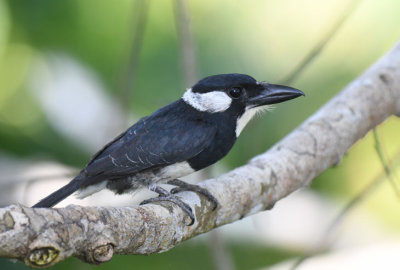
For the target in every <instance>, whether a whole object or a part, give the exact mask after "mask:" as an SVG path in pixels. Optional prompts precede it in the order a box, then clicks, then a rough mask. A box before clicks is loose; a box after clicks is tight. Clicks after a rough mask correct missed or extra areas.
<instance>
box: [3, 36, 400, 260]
mask: <svg viewBox="0 0 400 270" xmlns="http://www.w3.org/2000/svg"><path fill="white" fill-rule="evenodd" d="M393 114H395V115H400V43H399V44H397V45H396V46H395V48H394V49H393V50H392V51H391V52H390V53H388V54H387V55H386V56H384V57H383V58H382V59H381V60H380V61H378V62H377V63H376V64H374V65H373V66H372V67H371V68H370V69H369V70H368V71H367V72H365V73H364V74H363V75H361V76H360V77H359V78H357V79H356V80H355V81H353V82H352V83H351V84H350V85H348V86H347V87H346V88H345V89H344V90H343V91H342V92H341V93H339V94H338V95H337V96H336V97H334V98H333V99H332V100H331V101H330V102H328V103H327V104H326V105H325V106H323V107H322V108H321V109H320V110H319V111H317V112H316V113H315V114H314V115H313V116H311V117H310V118H309V119H308V120H307V121H306V122H305V123H303V124H302V125H301V126H300V127H298V128H297V129H296V130H294V131H293V132H292V133H291V134H289V135H288V136H287V137H286V138H284V139H283V140H282V141H280V142H279V143H277V144H276V145H275V146H274V147H272V148H271V149H270V150H269V151H268V152H266V153H264V154H262V155H259V156H257V157H255V158H253V159H252V160H250V162H249V163H248V164H246V165H245V166H242V167H240V168H237V169H235V170H233V171H231V172H229V173H227V174H225V175H222V176H221V177H219V178H217V179H210V180H207V181H205V182H203V183H201V185H202V186H203V187H205V188H207V189H208V190H209V191H211V193H212V194H213V195H214V196H215V197H216V198H217V199H218V201H219V202H220V206H219V207H218V209H217V210H215V211H211V210H210V209H211V207H212V205H211V204H210V203H209V202H208V201H207V200H206V199H205V198H202V197H201V196H199V195H197V194H195V193H192V192H183V193H180V195H181V196H182V197H183V200H184V201H185V202H187V203H188V204H189V205H190V206H191V207H192V208H193V210H194V212H195V215H196V222H195V223H194V224H193V225H192V226H187V225H186V224H185V222H184V221H187V219H186V216H185V214H184V213H183V212H182V210H181V209H180V208H179V207H177V206H175V205H173V204H170V203H168V202H165V203H160V204H158V205H156V204H149V205H144V206H138V207H119V208H111V207H110V208H105V207H81V206H69V207H67V208H60V209H32V208H29V207H24V206H21V205H12V206H9V207H6V208H2V209H0V256H2V257H8V258H15V259H19V260H24V261H25V263H26V264H27V265H30V266H50V265H52V264H54V263H56V262H58V261H60V260H63V259H65V258H67V257H69V256H77V257H79V258H81V259H83V260H85V261H87V262H90V263H101V262H104V261H108V260H110V259H111V257H112V255H113V254H114V253H119V254H150V253H153V252H160V251H165V250H168V249H170V248H172V247H174V246H175V245H177V244H178V243H180V242H182V241H184V240H185V239H188V238H191V237H194V236H195V235H198V234H200V233H204V232H207V231H209V230H211V229H213V228H215V227H218V226H221V225H223V224H226V223H231V222H234V221H236V220H238V219H241V218H243V217H245V216H248V215H251V214H254V213H257V212H259V211H262V210H266V209H270V208H271V207H272V206H273V205H274V203H275V202H276V201H278V200H279V199H281V198H283V197H285V196H286V195H288V194H289V193H291V192H293V191H295V190H296V189H298V188H300V187H303V186H307V185H309V183H310V182H311V180H312V179H313V178H314V177H316V176H317V175H319V174H320V173H322V172H323V171H324V170H325V169H327V168H329V167H331V166H333V165H335V164H338V162H339V161H340V159H341V158H342V156H343V155H344V154H345V153H346V151H347V150H348V149H349V148H350V147H351V146H352V145H353V144H354V143H355V142H356V141H357V140H358V139H359V138H361V137H363V136H364V135H365V134H366V133H367V132H368V131H369V130H371V129H372V128H374V127H375V126H376V125H378V124H379V123H381V122H382V121H384V120H385V119H386V118H387V117H388V116H390V115H393Z"/></svg>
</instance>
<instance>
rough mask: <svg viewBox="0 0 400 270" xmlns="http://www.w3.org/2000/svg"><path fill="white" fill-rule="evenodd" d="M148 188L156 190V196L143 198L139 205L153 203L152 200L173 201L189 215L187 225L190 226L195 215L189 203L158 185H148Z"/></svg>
mask: <svg viewBox="0 0 400 270" xmlns="http://www.w3.org/2000/svg"><path fill="white" fill-rule="evenodd" d="M149 189H150V190H151V191H154V192H157V193H158V197H155V198H150V199H147V200H144V201H142V202H141V203H140V205H143V204H147V203H153V202H162V201H169V202H173V203H175V204H176V205H178V206H179V207H180V208H182V210H183V211H184V212H185V213H186V214H187V215H188V216H189V217H190V219H191V222H190V224H189V225H188V226H190V225H192V224H193V223H194V220H195V217H194V215H193V211H192V208H190V206H189V205H187V204H186V203H184V202H183V201H182V200H181V199H179V198H178V197H177V196H175V195H173V194H171V193H170V192H168V191H167V190H165V189H163V188H162V187H160V186H150V188H149Z"/></svg>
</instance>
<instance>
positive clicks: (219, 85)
mask: <svg viewBox="0 0 400 270" xmlns="http://www.w3.org/2000/svg"><path fill="white" fill-rule="evenodd" d="M302 95H304V93H303V92H302V91H300V90H297V89H295V88H292V87H288V86H283V85H277V84H270V83H266V82H258V81H256V80H255V79H254V78H253V77H251V76H248V75H245V74H237V73H232V74H220V75H214V76H209V77H206V78H204V79H202V80H200V81H199V82H197V83H196V84H195V85H193V86H192V88H189V89H188V90H187V91H186V92H185V94H184V95H183V97H182V99H183V100H184V101H185V102H186V103H187V104H189V105H190V106H192V107H193V108H195V109H196V110H198V111H202V112H208V113H223V112H229V113H230V114H232V115H233V116H234V117H236V118H237V125H236V135H237V136H239V134H240V132H241V131H242V129H243V128H244V126H245V125H246V124H247V123H248V121H249V120H250V119H251V118H252V117H253V116H254V115H255V114H256V112H257V111H260V110H264V109H266V108H268V106H270V105H271V104H276V103H280V102H283V101H287V100H290V99H293V98H296V97H299V96H302Z"/></svg>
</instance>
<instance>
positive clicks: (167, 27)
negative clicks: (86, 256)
mask: <svg viewBox="0 0 400 270" xmlns="http://www.w3.org/2000/svg"><path fill="white" fill-rule="evenodd" d="M399 37H400V1H398V0H381V1H376V0H329V1H318V0H301V1H299V0H265V1H262V0H249V1H239V0H220V1H212V0H202V1H196V0H187V1H185V0H175V1H174V0H167V1H150V0H147V1H146V0H119V1H106V0H85V1H82V0H69V1H54V0H47V1H44V0H38V1H21V0H8V1H6V0H0V205H1V206H5V205H8V204H11V203H22V204H25V205H32V204H33V203H35V202H36V201H37V200H39V199H40V198H42V197H43V196H45V195H47V194H48V193H50V192H51V191H53V190H55V189H57V188H58V187H60V186H62V185H63V184H65V183H66V182H67V181H68V179H70V177H71V176H72V175H73V174H74V173H75V172H76V171H77V170H79V169H80V168H82V167H83V166H84V165H85V163H86V162H87V160H88V159H89V157H90V156H91V155H92V154H93V153H94V152H95V151H96V150H97V149H98V148H100V147H101V146H102V145H103V144H105V143H106V142H107V141H109V140H110V139H112V138H113V137H115V136H116V135H117V134H118V133H119V132H120V131H121V130H123V129H125V128H126V127H128V126H129V125H130V124H132V123H134V122H135V121H136V120H138V119H139V118H141V117H143V116H145V115H148V114H150V113H151V112H153V111H154V110H156V109H157V108H159V107H161V106H163V105H166V104H168V103H169V102H171V101H173V100H175V99H178V98H179V97H180V96H181V95H182V93H183V92H184V90H185V88H187V87H190V86H191V84H192V83H193V82H195V81H196V80H197V79H199V78H201V77H204V76H207V75H212V74H218V73H231V72H239V73H246V74H250V75H252V76H253V77H255V78H256V79H257V80H267V81H270V82H274V83H279V82H286V83H289V84H290V85H291V86H294V87H297V88H299V89H301V90H303V91H304V92H305V93H306V98H301V99H296V100H294V101H291V102H287V103H284V104H279V105H278V106H276V108H275V109H274V110H273V111H272V112H269V113H268V114H266V115H263V116H262V117H259V118H257V119H256V120H253V121H252V122H251V123H250V124H249V126H248V127H247V128H246V129H245V131H244V132H243V133H242V135H241V137H240V138H239V140H238V142H237V143H236V145H235V146H234V148H233V149H232V151H231V152H230V154H229V155H228V156H227V157H226V158H224V159H223V160H222V161H221V162H219V163H218V164H217V165H216V166H214V167H213V168H211V169H210V170H208V171H207V172H206V173H203V174H202V176H204V175H206V174H208V175H209V176H212V175H219V174H221V173H223V172H226V171H229V170H230V169H232V168H235V167H237V166H239V165H242V164H244V163H245V162H246V161H247V160H249V159H250V158H252V157H253V156H255V155H257V154H259V153H262V152H264V151H266V150H267V149H268V148H269V147H271V146H272V145H273V144H274V143H276V142H277V141H278V140H279V139H281V138H283V137H284V136H285V135H286V134H287V133H289V132H290V131H291V130H292V129H294V128H295V127H296V126H297V125H299V124H300V123H301V122H302V121H303V120H305V119H306V118H307V117H308V116H310V115H311V114H312V113H313V112H315V111H316V110H317V109H318V108H319V107H320V106H322V105H323V104H324V103H325V102H326V101H328V100H329V99H330V98H331V97H332V96H334V95H335V94H336V93H338V92H339V91H340V90H341V89H342V88H343V87H345V86H346V85H347V84H348V83H350V82H351V81H352V80H353V79H354V78H356V77H357V76H358V75H359V74H360V73H362V72H363V71H364V70H365V69H366V68H368V67H369V66H370V65H371V64H372V63H374V62H375V61H376V60H377V59H379V57H381V56H382V55H383V54H385V52H387V51H388V50H389V49H390V48H391V47H392V46H393V45H394V44H395V43H396V41H397V40H398V38H399ZM377 145H378V149H379V150H380V151H381V152H382V153H383V158H384V160H385V164H386V165H387V166H389V168H390V174H391V179H392V180H393V182H395V184H393V183H392V184H390V181H389V180H388V179H387V177H385V173H384V171H383V164H382V162H381V160H380V158H379V156H378V154H377V150H376V149H377V148H376V146H377ZM399 164H400V120H399V119H398V118H395V117H391V118H389V119H388V120H387V121H386V122H385V123H384V124H382V125H381V126H379V127H378V129H377V130H376V134H375V137H374V136H373V134H368V135H367V136H365V138H363V139H362V140H361V141H360V142H358V143H357V144H356V145H355V146H354V147H353V148H352V149H351V150H350V151H349V152H348V154H347V155H346V156H345V157H344V158H343V160H342V161H341V163H340V164H338V165H337V166H336V167H335V168H332V169H329V170H328V171H326V172H325V173H323V174H322V175H321V176H319V177H318V178H317V179H315V180H314V181H313V183H312V185H311V186H310V188H309V189H305V190H301V191H298V192H296V193H295V194H293V195H291V196H289V197H288V198H286V199H284V200H282V201H280V202H278V203H277V205H276V206H275V208H274V209H273V210H272V211H268V212H265V213H260V214H257V215H255V216H253V217H248V218H246V219H244V220H242V221H240V222H236V223H234V224H231V225H227V226H225V227H223V228H220V229H218V230H215V231H213V232H210V233H208V234H205V235H202V236H199V237H196V238H195V239H192V240H189V241H187V242H185V243H183V244H181V245H179V246H178V247H176V248H174V249H172V250H170V251H168V252H165V253H163V254H154V255H151V256H114V258H113V259H112V261H111V262H109V263H106V264H103V265H102V266H100V267H97V266H91V265H88V264H85V263H82V262H81V261H79V260H77V259H75V258H71V259H68V260H66V261H64V262H61V263H59V264H57V265H56V266H54V267H53V269H76V270H77V269H92V268H95V269H116V268H118V269H133V268H135V269H189V268H190V269H267V268H269V267H272V268H271V269H291V265H292V264H293V263H294V262H296V261H297V260H298V258H301V257H302V256H304V255H307V254H313V253H315V252H317V251H325V252H324V253H323V255H318V256H314V257H312V258H309V259H308V260H306V261H304V262H303V263H302V264H300V265H299V267H298V269H339V268H341V269H348V268H346V265H347V266H348V265H349V264H351V263H354V264H353V266H354V267H359V268H352V269H376V268H377V267H376V266H379V267H381V268H383V269H398V268H399V267H400V266H399V262H398V261H399V260H398V252H399V251H400V205H399V202H400V196H399V192H398V187H397V186H398V185H399V183H400V182H399V178H397V177H396V174H397V173H398V168H399ZM194 178H195V177H192V179H191V181H196V180H195V179H194ZM197 178H199V177H197ZM143 196H146V194H145V195H143ZM140 198H141V197H140V196H139V197H138V198H134V199H132V198H131V197H130V196H119V197H116V196H114V195H112V194H110V193H107V192H106V191H105V192H100V193H98V194H96V195H93V196H92V197H90V198H88V199H85V200H83V201H78V200H75V199H74V198H71V199H68V200H66V201H65V202H63V203H61V204H60V206H64V205H66V204H69V203H79V204H86V205H88V204H90V205H132V204H133V203H134V202H133V201H135V200H136V201H138V200H139V199H140ZM351 202H353V203H352V204H351ZM349 205H350V206H351V207H348V206H349ZM346 207H348V211H344V210H345V209H346ZM340 213H344V214H343V215H340ZM396 256H397V257H396ZM374 263H376V264H374ZM327 265H329V267H333V268H328V267H327ZM313 267H314V268H313ZM343 267H344V268H343ZM390 267H397V268H390ZM26 268H27V267H25V266H24V265H23V264H22V263H20V262H11V261H9V260H6V259H3V258H1V259H0V269H26Z"/></svg>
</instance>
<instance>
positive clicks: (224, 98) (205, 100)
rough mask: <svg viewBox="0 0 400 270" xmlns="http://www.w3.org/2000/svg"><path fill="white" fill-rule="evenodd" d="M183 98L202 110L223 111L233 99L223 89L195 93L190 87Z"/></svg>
mask: <svg viewBox="0 0 400 270" xmlns="http://www.w3.org/2000/svg"><path fill="white" fill-rule="evenodd" d="M182 99H183V100H184V101H185V102H186V103H187V104H189V105H190V106H192V107H193V108H195V109H196V110H199V111H201V112H211V113H214V112H223V111H225V110H226V109H228V108H229V106H230V105H231V103H232V99H231V98H230V97H229V96H228V95H227V94H225V93H224V92H222V91H212V92H208V93H193V92H192V88H189V89H188V90H187V91H186V92H185V94H183V96H182Z"/></svg>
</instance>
